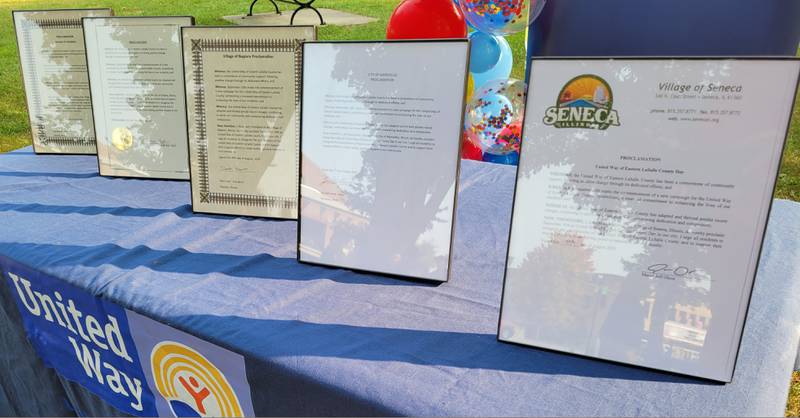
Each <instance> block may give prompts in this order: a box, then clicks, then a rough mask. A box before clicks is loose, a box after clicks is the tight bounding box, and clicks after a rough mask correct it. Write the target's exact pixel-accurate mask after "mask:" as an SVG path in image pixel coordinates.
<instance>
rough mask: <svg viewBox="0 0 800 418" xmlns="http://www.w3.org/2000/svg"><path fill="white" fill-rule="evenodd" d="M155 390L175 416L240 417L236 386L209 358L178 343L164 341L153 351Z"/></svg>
mask: <svg viewBox="0 0 800 418" xmlns="http://www.w3.org/2000/svg"><path fill="white" fill-rule="evenodd" d="M150 364H151V366H152V368H153V380H154V381H155V385H156V389H158V392H159V393H160V394H161V396H163V397H164V399H165V400H166V401H167V403H169V407H170V409H171V410H172V414H173V415H175V416H176V417H240V416H242V408H241V406H240V405H239V399H238V398H237V397H236V393H235V392H234V391H233V388H232V387H231V385H230V384H229V383H228V381H227V379H225V375H223V374H222V372H220V371H219V369H217V368H216V367H215V366H214V365H213V364H211V362H210V361H208V359H206V358H205V357H204V356H203V355H202V354H200V353H198V352H197V351H194V350H193V349H191V348H189V347H187V346H185V345H183V344H181V343H177V342H173V341H164V342H161V343H159V344H158V345H156V346H155V347H153V351H152V352H151V353H150Z"/></svg>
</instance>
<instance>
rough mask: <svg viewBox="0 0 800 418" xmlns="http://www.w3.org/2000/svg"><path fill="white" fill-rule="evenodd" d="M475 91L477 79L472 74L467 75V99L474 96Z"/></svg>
mask: <svg viewBox="0 0 800 418" xmlns="http://www.w3.org/2000/svg"><path fill="white" fill-rule="evenodd" d="M474 92H475V80H473V79H472V74H470V75H469V76H467V101H469V100H470V98H471V97H472V93H474Z"/></svg>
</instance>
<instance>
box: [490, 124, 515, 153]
mask: <svg viewBox="0 0 800 418" xmlns="http://www.w3.org/2000/svg"><path fill="white" fill-rule="evenodd" d="M521 142H522V121H518V122H514V123H512V124H511V125H508V126H506V127H505V128H503V130H502V131H500V132H499V133H498V134H497V136H496V137H495V140H494V144H493V145H492V146H490V147H489V148H487V149H486V153H488V154H495V155H506V154H511V153H514V152H516V153H519V145H520V143H521Z"/></svg>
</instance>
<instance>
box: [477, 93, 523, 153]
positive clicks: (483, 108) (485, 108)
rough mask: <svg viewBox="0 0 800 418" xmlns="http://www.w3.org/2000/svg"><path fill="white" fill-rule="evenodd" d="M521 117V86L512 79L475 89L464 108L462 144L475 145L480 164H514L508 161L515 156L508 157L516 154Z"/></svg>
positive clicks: (520, 138)
mask: <svg viewBox="0 0 800 418" xmlns="http://www.w3.org/2000/svg"><path fill="white" fill-rule="evenodd" d="M524 116H525V83H524V82H522V81H520V80H515V79H508V80H494V81H490V82H488V83H486V84H484V85H482V86H480V87H478V88H477V89H476V90H475V93H473V95H472V97H471V98H470V101H469V104H468V105H467V113H466V117H465V118H464V133H465V135H466V137H467V138H466V141H465V145H466V142H472V143H474V144H475V145H477V146H478V147H479V148H480V149H481V151H482V152H483V160H484V161H488V159H491V160H492V161H493V162H498V161H506V162H505V163H504V164H515V163H513V162H511V161H515V158H517V157H514V156H513V155H512V154H519V146H520V142H521V140H522V136H521V134H522V120H523V118H524ZM487 154H489V155H494V156H498V157H497V158H495V157H491V156H487ZM462 155H463V151H462ZM500 156H506V157H504V158H499V157H500Z"/></svg>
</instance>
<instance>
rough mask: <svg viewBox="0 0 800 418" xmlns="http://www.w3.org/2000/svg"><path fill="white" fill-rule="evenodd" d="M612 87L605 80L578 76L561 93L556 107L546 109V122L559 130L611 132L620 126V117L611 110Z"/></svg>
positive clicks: (593, 76)
mask: <svg viewBox="0 0 800 418" xmlns="http://www.w3.org/2000/svg"><path fill="white" fill-rule="evenodd" d="M613 102H614V97H613V95H612V93H611V87H609V85H608V83H606V81H605V80H603V79H602V78H600V77H598V76H596V75H592V74H584V75H579V76H577V77H575V78H573V79H572V80H570V81H568V82H567V84H565V85H564V87H563V88H562V89H561V91H560V92H559V93H558V99H557V100H556V105H555V106H551V107H549V108H547V110H546V111H545V115H544V119H543V122H544V124H545V125H551V126H553V127H556V128H587V129H599V130H604V129H608V127H609V126H619V115H618V114H617V111H616V110H614V109H613V108H612V107H611V106H612V104H613Z"/></svg>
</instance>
